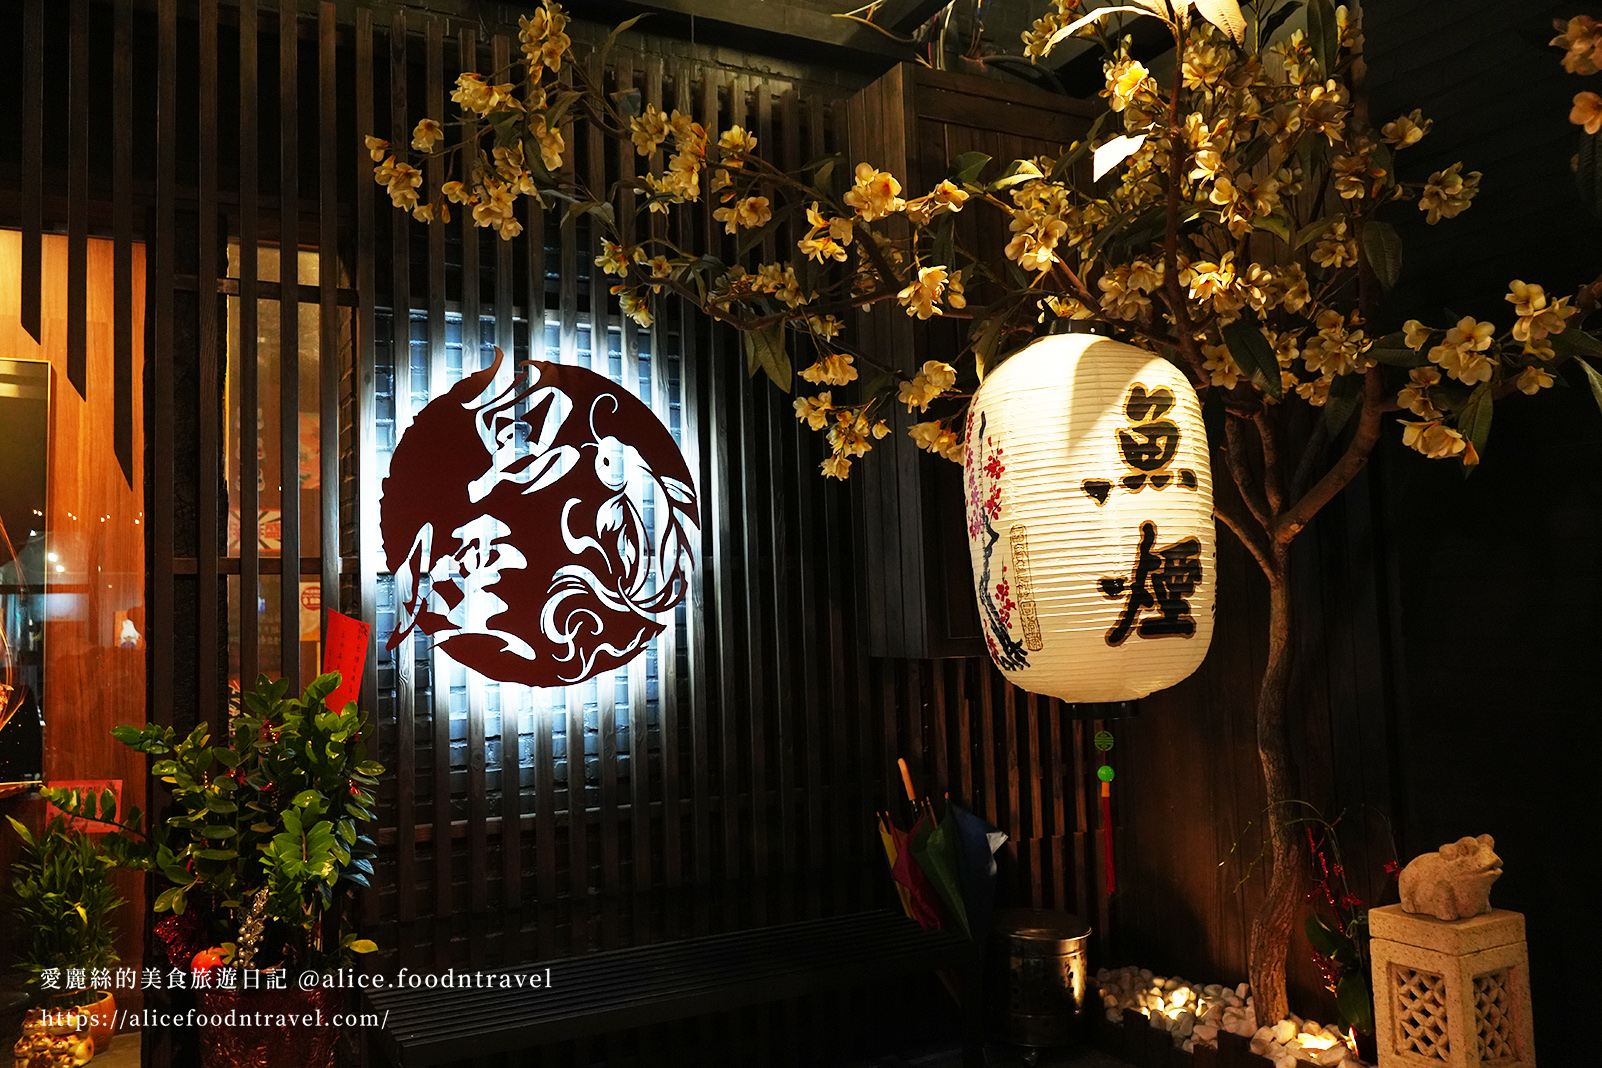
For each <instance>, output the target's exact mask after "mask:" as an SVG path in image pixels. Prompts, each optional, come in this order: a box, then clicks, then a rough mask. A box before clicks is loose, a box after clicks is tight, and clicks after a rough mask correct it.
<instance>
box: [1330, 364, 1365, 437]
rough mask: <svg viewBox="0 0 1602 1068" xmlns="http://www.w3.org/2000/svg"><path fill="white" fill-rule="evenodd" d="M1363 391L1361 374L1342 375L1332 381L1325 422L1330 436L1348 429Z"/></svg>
mask: <svg viewBox="0 0 1602 1068" xmlns="http://www.w3.org/2000/svg"><path fill="white" fill-rule="evenodd" d="M1362 392H1363V376H1362V375H1361V374H1350V375H1340V376H1339V377H1337V378H1336V379H1335V381H1334V382H1332V383H1330V387H1329V398H1328V399H1327V400H1326V401H1325V402H1324V422H1325V424H1326V425H1327V426H1328V427H1329V434H1330V437H1332V438H1333V437H1334V436H1335V435H1336V434H1339V433H1340V432H1341V431H1342V430H1345V429H1346V424H1347V423H1349V422H1351V420H1352V413H1353V412H1355V411H1357V398H1358V397H1359V396H1360V395H1361V394H1362Z"/></svg>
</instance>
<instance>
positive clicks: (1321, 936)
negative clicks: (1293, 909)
mask: <svg viewBox="0 0 1602 1068" xmlns="http://www.w3.org/2000/svg"><path fill="white" fill-rule="evenodd" d="M1306 926H1307V941H1308V942H1310V943H1312V946H1313V948H1314V949H1316V950H1318V951H1319V952H1320V953H1322V954H1324V956H1326V957H1333V956H1335V954H1337V953H1339V952H1340V951H1341V950H1342V949H1343V948H1344V947H1345V946H1346V945H1347V941H1346V938H1345V936H1343V935H1342V934H1341V933H1340V932H1339V931H1337V930H1336V929H1334V928H1333V927H1331V926H1329V924H1327V923H1325V922H1324V918H1323V917H1322V916H1320V915H1318V913H1316V912H1309V913H1308V914H1307V925H1306Z"/></svg>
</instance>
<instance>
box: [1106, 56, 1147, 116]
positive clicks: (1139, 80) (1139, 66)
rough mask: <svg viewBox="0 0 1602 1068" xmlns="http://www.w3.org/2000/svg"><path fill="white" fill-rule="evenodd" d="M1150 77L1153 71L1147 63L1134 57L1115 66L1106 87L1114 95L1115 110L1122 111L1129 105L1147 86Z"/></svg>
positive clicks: (1113, 105) (1113, 106) (1113, 107)
mask: <svg viewBox="0 0 1602 1068" xmlns="http://www.w3.org/2000/svg"><path fill="white" fill-rule="evenodd" d="M1150 78H1151V71H1149V70H1147V69H1146V66H1145V64H1143V63H1140V62H1138V61H1136V60H1133V59H1132V60H1129V61H1128V62H1125V63H1120V64H1119V65H1118V66H1116V67H1114V68H1113V71H1112V74H1111V75H1110V76H1109V77H1108V79H1107V89H1106V92H1107V93H1108V94H1109V95H1110V96H1111V97H1112V109H1113V110H1114V111H1122V110H1124V108H1126V107H1128V106H1129V102H1130V100H1132V99H1133V98H1134V96H1135V94H1136V93H1138V92H1139V91H1140V90H1141V88H1142V87H1143V86H1145V84H1146V82H1147V80H1148V79H1150ZM1152 84H1153V85H1155V84H1156V83H1155V82H1153V83H1152Z"/></svg>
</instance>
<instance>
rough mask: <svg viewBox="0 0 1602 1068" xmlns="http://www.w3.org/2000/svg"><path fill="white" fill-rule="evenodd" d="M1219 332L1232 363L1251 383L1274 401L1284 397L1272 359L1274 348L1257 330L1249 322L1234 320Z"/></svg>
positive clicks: (1276, 365)
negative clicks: (1233, 361) (1227, 347)
mask: <svg viewBox="0 0 1602 1068" xmlns="http://www.w3.org/2000/svg"><path fill="white" fill-rule="evenodd" d="M1219 332H1220V333H1221V334H1223V335H1224V344H1226V345H1228V346H1229V354H1230V355H1231V356H1233V357H1235V362H1236V363H1237V364H1239V365H1240V369H1241V370H1242V371H1245V372H1246V375H1247V377H1249V378H1250V379H1251V380H1252V385H1254V386H1256V387H1257V388H1258V389H1259V390H1261V391H1262V392H1264V393H1266V394H1268V395H1269V396H1270V397H1273V398H1274V399H1276V400H1278V399H1279V398H1280V397H1281V396H1283V395H1284V386H1283V384H1282V383H1281V382H1280V379H1279V360H1278V358H1276V357H1275V356H1274V347H1273V346H1272V345H1270V344H1269V343H1268V339H1267V338H1266V337H1264V336H1263V332H1262V331H1261V330H1259V329H1258V328H1257V327H1256V326H1254V325H1252V324H1251V323H1247V322H1244V321H1241V320H1236V321H1235V322H1233V323H1230V324H1229V325H1228V326H1226V327H1224V328H1223V329H1222V330H1221V331H1219Z"/></svg>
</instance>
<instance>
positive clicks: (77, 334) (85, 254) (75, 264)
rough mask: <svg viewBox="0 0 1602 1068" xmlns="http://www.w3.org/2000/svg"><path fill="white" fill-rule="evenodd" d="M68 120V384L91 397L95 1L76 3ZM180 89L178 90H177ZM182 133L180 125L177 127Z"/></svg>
mask: <svg viewBox="0 0 1602 1068" xmlns="http://www.w3.org/2000/svg"><path fill="white" fill-rule="evenodd" d="M71 34H72V36H71V45H70V47H71V58H70V60H69V62H68V77H69V78H70V79H71V93H70V97H69V100H68V108H69V111H68V116H67V381H69V382H71V383H72V386H73V388H74V389H76V390H77V391H78V396H80V397H83V398H84V399H85V400H87V399H88V397H89V393H88V382H87V378H88V372H89V0H72V29H71ZM175 91H176V87H175ZM174 129H176V126H175V127H174Z"/></svg>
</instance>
